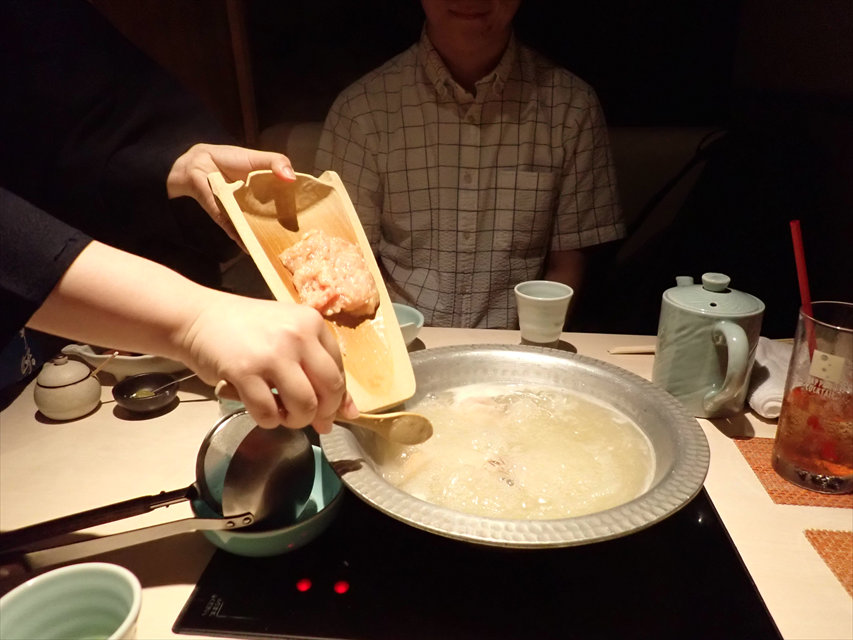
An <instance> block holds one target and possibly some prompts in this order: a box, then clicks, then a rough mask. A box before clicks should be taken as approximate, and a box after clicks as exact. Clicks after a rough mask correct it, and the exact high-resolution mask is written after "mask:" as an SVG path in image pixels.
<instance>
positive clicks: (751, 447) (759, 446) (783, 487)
mask: <svg viewBox="0 0 853 640" xmlns="http://www.w3.org/2000/svg"><path fill="white" fill-rule="evenodd" d="M734 443H735V444H736V445H737V448H738V449H739V450H740V452H741V453H742V454H743V457H744V458H746V461H747V462H748V463H749V466H750V467H752V470H753V471H754V472H755V475H756V476H758V479H759V480H760V481H761V484H762V485H763V486H764V489H765V491H767V493H768V495H769V496H770V497H771V498H772V500H773V502H775V503H776V504H792V505H797V506H804V507H838V508H842V509H853V493H846V494H842V495H829V494H825V493H817V492H816V491H809V490H808V489H803V488H801V487H798V486H797V485H795V484H791V483H790V482H788V481H787V480H785V479H783V478H782V477H781V476H780V475H779V474H778V473H776V472H775V471H774V470H773V466H772V465H771V462H770V458H771V456H772V455H773V438H745V439H739V438H736V439H735V440H734Z"/></svg>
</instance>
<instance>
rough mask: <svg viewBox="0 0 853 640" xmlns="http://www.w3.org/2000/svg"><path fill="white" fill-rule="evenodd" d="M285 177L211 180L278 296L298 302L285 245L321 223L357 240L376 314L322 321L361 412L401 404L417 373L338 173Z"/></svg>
mask: <svg viewBox="0 0 853 640" xmlns="http://www.w3.org/2000/svg"><path fill="white" fill-rule="evenodd" d="M296 176H297V179H296V182H293V183H287V182H283V181H281V180H279V179H278V178H276V177H275V176H274V175H273V174H272V172H271V171H254V172H252V173H250V174H249V176H248V177H247V179H246V181H245V182H242V181H237V182H232V183H228V182H226V181H225V178H224V177H223V176H222V174H220V173H219V172H215V173H211V174H210V175H209V176H208V181H209V182H210V186H211V188H212V190H213V194H214V195H215V196H216V198H217V199H218V204H219V206H220V208H221V209H222V210H223V211H224V212H225V213H226V214H227V215H228V217H229V218H230V219H231V222H232V223H233V224H234V227H235V228H236V229H237V232H238V233H239V234H240V238H241V239H242V240H243V244H244V245H245V246H246V249H247V250H248V252H249V255H250V256H251V257H252V259H253V260H254V262H255V264H256V265H257V267H258V269H259V270H260V272H261V275H262V276H263V278H264V280H265V281H266V283H267V286H269V288H270V291H272V294H273V295H274V296H275V298H276V299H277V300H286V301H296V302H298V301H299V298H298V295H297V293H296V289H295V288H294V286H293V281H292V277H291V274H290V272H289V271H288V270H287V269H286V268H285V266H284V265H283V264H282V262H281V260H280V259H279V255H280V254H281V252H282V251H284V250H285V249H287V248H288V247H290V246H291V245H293V244H295V243H296V242H298V241H299V240H300V239H302V237H303V236H304V235H305V233H306V232H308V231H310V230H312V229H321V230H323V231H325V232H326V233H327V234H329V235H331V236H337V237H340V238H343V239H345V240H348V241H350V242H352V243H354V244H355V245H357V246H358V247H359V248H360V249H361V251H362V254H363V255H364V259H365V262H366V263H367V267H368V269H369V270H370V272H371V273H372V274H373V278H374V280H375V281H376V287H377V289H378V290H379V307H378V308H377V309H376V314H375V315H374V316H373V317H368V318H360V319H356V320H352V319H347V318H345V317H342V316H333V317H332V318H331V319H327V320H326V322H327V324H328V326H329V328H330V329H331V330H332V333H333V334H334V335H335V337H336V338H337V340H338V344H339V345H340V347H341V352H342V354H343V361H344V369H345V371H346V376H347V389H349V392H350V394H352V397H353V400H354V401H355V404H356V406H357V407H358V408H359V410H360V411H362V412H363V413H366V412H373V411H379V410H381V409H386V408H388V407H393V406H395V405H397V404H400V403H402V402H405V401H406V400H408V399H409V398H411V397H412V395H414V393H415V375H414V372H413V371H412V363H411V361H410V360H409V353H408V351H407V350H406V344H405V342H404V341H403V335H402V333H401V332H400V325H399V324H398V322H397V316H396V315H395V314H394V308H393V307H392V306H391V299H390V298H389V296H388V290H387V289H386V288H385V283H384V281H383V280H382V275H381V274H380V272H379V267H378V265H377V264H376V259H375V258H374V256H373V252H372V251H371V249H370V244H369V243H368V241H367V236H366V235H365V234H364V229H363V228H362V226H361V222H360V221H359V219H358V216H357V215H356V213H355V208H354V207H353V205H352V202H351V201H350V199H349V196H348V195H347V192H346V189H345V188H344V185H343V183H342V182H341V179H340V178H339V177H338V174H337V173H335V172H334V171H326V172H325V173H323V175H321V176H320V177H319V178H314V177H313V176H310V175H306V174H301V173H297V174H296Z"/></svg>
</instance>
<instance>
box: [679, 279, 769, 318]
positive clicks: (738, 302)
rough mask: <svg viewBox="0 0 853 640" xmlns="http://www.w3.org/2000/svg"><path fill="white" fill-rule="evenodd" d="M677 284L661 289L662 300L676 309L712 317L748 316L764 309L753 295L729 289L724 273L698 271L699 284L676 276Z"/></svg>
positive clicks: (729, 281) (728, 281) (728, 280)
mask: <svg viewBox="0 0 853 640" xmlns="http://www.w3.org/2000/svg"><path fill="white" fill-rule="evenodd" d="M675 280H676V282H677V283H678V286H675V287H673V288H672V289H667V290H666V291H664V294H663V299H664V301H666V302H669V303H670V304H673V305H675V306H677V307H679V308H682V309H685V310H688V311H694V312H696V313H703V314H708V315H713V316H721V317H732V316H751V315H756V314H759V313H762V312H763V311H764V303H763V302H762V301H761V300H759V299H758V298H756V297H755V296H753V295H750V294H748V293H744V292H743V291H738V290H736V289H731V288H730V287H729V284H730V283H731V278H729V277H728V276H727V275H725V274H724V273H713V272H711V273H704V274H702V284H701V285H699V284H693V278H690V277H688V276H679V277H678V278H676V279H675Z"/></svg>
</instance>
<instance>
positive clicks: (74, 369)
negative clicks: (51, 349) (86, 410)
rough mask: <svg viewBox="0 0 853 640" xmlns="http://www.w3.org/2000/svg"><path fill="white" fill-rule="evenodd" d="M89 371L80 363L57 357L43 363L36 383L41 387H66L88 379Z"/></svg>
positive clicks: (66, 357)
mask: <svg viewBox="0 0 853 640" xmlns="http://www.w3.org/2000/svg"><path fill="white" fill-rule="evenodd" d="M90 373H91V369H89V367H87V366H86V365H85V364H83V363H82V362H78V361H76V360H69V359H68V356H57V357H56V358H54V359H53V360H50V361H49V362H45V364H44V366H43V367H42V369H41V373H39V376H38V379H37V380H36V383H37V384H39V385H40V386H42V387H67V386H68V385H70V384H74V383H76V382H80V381H81V380H85V379H86V378H88V377H89V374H90Z"/></svg>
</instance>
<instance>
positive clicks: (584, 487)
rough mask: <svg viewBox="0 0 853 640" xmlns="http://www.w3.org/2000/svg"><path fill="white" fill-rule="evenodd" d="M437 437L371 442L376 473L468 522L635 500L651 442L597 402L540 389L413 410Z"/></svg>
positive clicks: (476, 390)
mask: <svg viewBox="0 0 853 640" xmlns="http://www.w3.org/2000/svg"><path fill="white" fill-rule="evenodd" d="M409 408H410V409H411V410H412V411H415V412H417V413H421V414H423V415H425V416H427V417H428V418H429V419H430V420H431V421H432V423H433V428H434V433H433V436H432V438H430V439H429V440H428V441H427V442H425V443H423V444H420V445H415V446H408V447H406V446H400V445H391V444H388V443H382V444H379V443H378V442H375V443H374V446H375V447H376V450H375V451H373V452H372V453H373V454H374V460H376V462H377V467H378V469H377V470H378V471H379V473H380V474H381V475H382V476H383V477H384V478H385V479H386V480H387V481H388V482H390V483H391V484H393V485H394V486H396V487H398V488H399V489H401V490H403V491H405V492H407V493H409V494H411V495H413V496H415V497H417V498H420V499H422V500H425V501H427V502H430V503H432V504H436V505H439V506H443V507H447V508H450V509H454V510H456V511H463V512H466V513H471V514H474V515H480V516H486V517H494V518H504V519H524V520H548V519H557V518H567V517H572V516H578V515H583V514H588V513H595V512H597V511H602V510H604V509H608V508H610V507H615V506H617V505H620V504H624V503H625V502H628V501H630V500H632V499H634V498H635V497H637V496H639V495H641V494H642V493H643V492H644V491H645V490H646V489H647V488H648V486H649V484H650V482H651V478H652V475H653V473H654V454H653V452H652V447H651V443H650V442H649V440H648V438H647V437H646V435H645V434H644V433H643V432H642V430H641V429H640V428H639V427H638V426H637V425H636V424H635V423H634V422H633V421H631V420H630V419H629V418H627V417H626V416H624V415H623V414H622V413H620V412H618V411H616V410H614V409H612V408H611V407H608V406H606V405H604V404H602V403H601V402H599V401H597V400H595V399H594V398H592V397H590V396H586V395H582V394H578V393H574V392H568V391H566V390H563V389H557V388H553V387H543V386H517V387H516V386H507V385H501V386H494V385H489V384H476V385H468V386H465V387H458V388H456V389H451V390H447V391H442V392H440V393H436V394H430V395H427V396H426V397H424V398H423V399H422V400H420V401H419V402H418V403H416V404H415V405H413V406H411V407H409Z"/></svg>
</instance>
